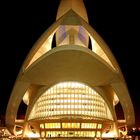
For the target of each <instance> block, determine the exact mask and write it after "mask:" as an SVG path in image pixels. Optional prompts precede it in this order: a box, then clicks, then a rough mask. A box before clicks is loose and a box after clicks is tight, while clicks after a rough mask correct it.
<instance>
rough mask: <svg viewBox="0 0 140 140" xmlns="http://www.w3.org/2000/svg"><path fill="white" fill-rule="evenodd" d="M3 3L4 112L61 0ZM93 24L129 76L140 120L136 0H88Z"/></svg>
mask: <svg viewBox="0 0 140 140" xmlns="http://www.w3.org/2000/svg"><path fill="white" fill-rule="evenodd" d="M30 2H31V3H28V2H26V1H23V0H21V1H20V2H19V1H18V2H16V3H13V1H5V3H0V9H2V8H3V10H1V14H0V15H1V16H0V25H1V26H0V35H1V39H0V40H1V45H0V49H1V55H0V57H1V58H0V60H1V68H0V74H1V76H0V87H1V88H0V115H2V114H3V115H5V111H6V107H7V103H8V100H9V97H10V94H11V91H12V88H13V86H14V82H15V79H16V77H17V74H18V72H19V70H20V67H21V65H22V63H23V61H24V59H25V58H26V56H27V54H28V52H29V50H30V49H31V47H32V46H33V44H34V43H35V42H36V41H37V39H38V38H39V37H40V36H41V34H42V33H43V32H44V31H45V30H46V29H47V28H48V27H49V26H50V25H51V24H52V23H53V22H54V21H55V17H56V12H57V8H58V5H59V0H46V1H45V0H44V1H43V0H42V1H37V2H35V1H34V2H32V1H30ZM84 2H85V6H86V9H87V13H88V16H89V24H90V25H91V26H92V27H93V28H94V29H95V30H96V31H97V32H98V33H99V35H100V36H101V37H102V38H103V39H104V40H105V42H106V43H107V44H108V46H109V47H110V49H111V51H112V53H113V54H114V56H115V58H116V60H117V61H118V63H119V65H120V68H121V70H122V72H123V75H124V77H125V80H126V83H127V86H128V89H129V92H130V96H131V99H132V102H133V104H134V109H135V113H136V124H137V125H138V124H140V119H139V118H140V85H139V84H140V82H139V78H140V68H139V67H140V66H139V65H140V53H139V48H140V43H139V40H140V38H139V37H140V35H139V34H140V32H139V29H140V27H139V25H140V24H139V21H138V20H139V18H140V14H139V13H140V11H138V8H139V6H138V2H137V1H136V0H133V1H128V0H84Z"/></svg>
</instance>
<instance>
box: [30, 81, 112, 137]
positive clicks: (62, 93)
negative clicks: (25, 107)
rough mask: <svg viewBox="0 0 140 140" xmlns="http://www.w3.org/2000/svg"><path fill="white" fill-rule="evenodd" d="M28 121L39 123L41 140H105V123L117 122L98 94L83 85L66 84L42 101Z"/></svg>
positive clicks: (40, 98)
mask: <svg viewBox="0 0 140 140" xmlns="http://www.w3.org/2000/svg"><path fill="white" fill-rule="evenodd" d="M28 121H30V122H34V121H37V122H38V123H39V129H40V136H41V137H101V135H102V128H103V122H104V121H107V122H112V121H113V118H112V114H111V112H110V110H109V107H108V106H107V104H106V103H105V101H104V100H103V98H102V97H101V96H100V95H99V94H98V93H97V92H96V91H95V90H93V89H92V88H90V87H89V86H87V85H85V84H83V83H78V82H62V83H58V84H56V85H54V86H52V87H51V88H49V89H48V90H46V91H45V92H44V93H43V94H42V95H41V96H40V97H39V98H38V100H37V101H36V103H35V105H34V107H33V109H32V111H31V113H30V115H29V118H28ZM110 124H111V123H110Z"/></svg>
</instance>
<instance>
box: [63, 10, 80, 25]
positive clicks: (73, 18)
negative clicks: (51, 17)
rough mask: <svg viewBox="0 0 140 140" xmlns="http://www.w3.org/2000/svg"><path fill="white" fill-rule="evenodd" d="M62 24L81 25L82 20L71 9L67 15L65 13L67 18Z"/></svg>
mask: <svg viewBox="0 0 140 140" xmlns="http://www.w3.org/2000/svg"><path fill="white" fill-rule="evenodd" d="M61 24H64V25H81V24H82V23H81V20H80V18H79V15H78V14H77V13H76V12H75V11H73V9H70V10H69V11H68V12H67V13H65V17H64V18H63V21H62V23H61Z"/></svg>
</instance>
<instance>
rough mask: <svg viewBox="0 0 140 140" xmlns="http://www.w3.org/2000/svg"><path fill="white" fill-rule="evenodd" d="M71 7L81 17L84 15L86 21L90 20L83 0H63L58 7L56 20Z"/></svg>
mask: <svg viewBox="0 0 140 140" xmlns="http://www.w3.org/2000/svg"><path fill="white" fill-rule="evenodd" d="M71 9H72V10H73V11H74V12H75V13H77V14H78V15H79V16H80V17H82V18H83V19H84V20H85V21H86V22H88V16H87V12H86V8H85V5H84V2H83V0H61V1H60V4H59V7H58V11H57V16H56V20H57V19H59V18H60V17H62V16H63V15H64V14H65V13H67V12H68V11H69V10H71Z"/></svg>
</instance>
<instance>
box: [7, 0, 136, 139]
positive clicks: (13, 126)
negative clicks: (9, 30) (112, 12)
mask: <svg viewBox="0 0 140 140" xmlns="http://www.w3.org/2000/svg"><path fill="white" fill-rule="evenodd" d="M53 41H55V42H56V46H52V42H53ZM89 48H91V49H89ZM22 101H23V102H24V104H25V105H26V106H27V110H26V113H25V118H23V119H18V118H17V112H18V109H19V106H20V103H21V102H22ZM118 103H120V104H121V106H122V109H123V113H124V120H118V118H117V115H116V111H115V106H116V105H117V104H118ZM134 123H135V119H134V110H133V105H132V102H131V99H130V96H129V92H128V89H127V86H126V83H125V80H124V78H123V75H122V72H121V70H120V68H119V65H118V64H117V62H116V60H115V58H114V56H113V54H112V53H111V51H110V49H109V47H108V46H107V44H106V43H105V42H104V41H103V39H102V38H101V37H100V36H99V35H98V33H97V32H96V31H95V30H94V29H93V28H92V27H91V26H90V25H89V24H88V16H87V12H86V8H85V6H84V3H83V1H82V0H61V2H60V5H59V8H58V12H57V16H56V21H55V22H54V24H52V25H51V26H50V27H49V28H48V29H47V30H46V32H44V34H43V35H42V36H41V37H40V39H39V40H38V41H37V42H36V43H35V45H34V46H33V48H32V49H31V51H30V52H29V54H28V56H27V58H26V60H25V62H24V63H23V65H22V68H21V70H20V72H19V75H18V77H17V80H16V82H15V86H14V88H13V91H12V93H11V97H10V100H9V103H8V106H7V112H6V125H7V128H8V129H9V131H10V132H11V133H12V134H14V135H16V136H23V137H41V138H50V137H53V138H58V137H63V138H75V137H76V138H85V137H86V138H93V137H119V136H120V131H119V129H118V128H119V127H120V126H123V127H125V128H127V127H130V126H132V125H134ZM125 132H126V131H125ZM125 132H124V133H125ZM122 133H123V132H122Z"/></svg>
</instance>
